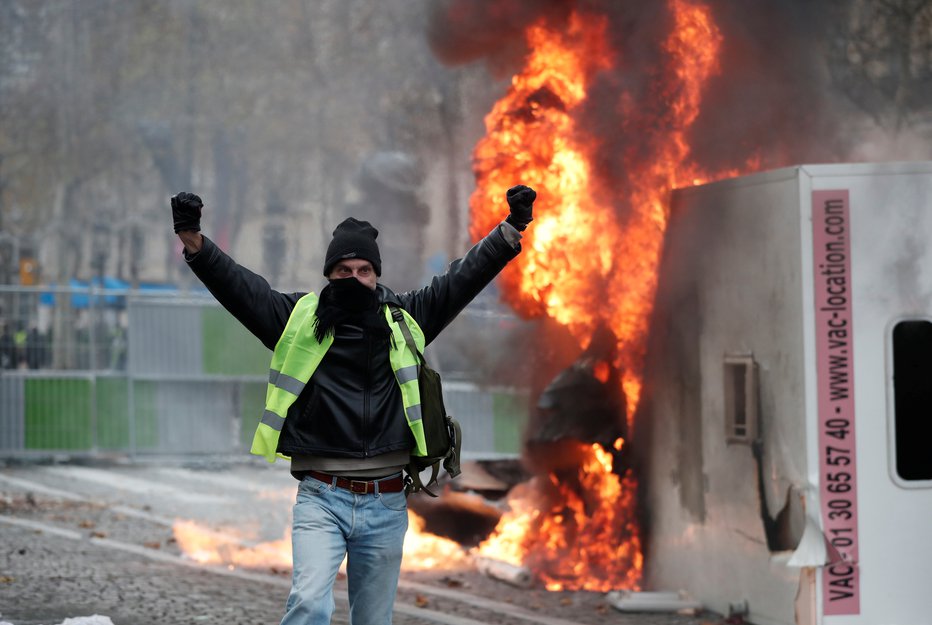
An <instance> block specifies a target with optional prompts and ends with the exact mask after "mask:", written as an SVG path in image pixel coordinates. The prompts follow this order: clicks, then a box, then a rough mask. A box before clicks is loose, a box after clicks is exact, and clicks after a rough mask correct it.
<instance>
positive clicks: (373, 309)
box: [314, 278, 389, 343]
mask: <svg viewBox="0 0 932 625" xmlns="http://www.w3.org/2000/svg"><path fill="white" fill-rule="evenodd" d="M314 323H315V325H314V336H315V338H316V339H317V342H318V343H321V342H323V340H324V337H325V336H327V335H328V334H333V331H334V329H335V328H336V327H337V326H338V325H340V324H344V323H349V324H353V325H357V326H360V327H361V328H362V329H363V331H364V332H366V333H370V334H374V335H380V336H385V335H387V334H388V333H389V327H388V322H387V321H386V320H385V317H384V316H383V315H382V314H381V312H380V311H379V296H378V293H376V291H375V289H370V288H369V287H367V286H366V285H365V284H363V283H362V282H360V281H359V280H357V279H356V278H340V279H338V280H330V283H329V284H328V285H327V286H325V287H324V288H323V290H321V292H320V301H319V303H318V304H317V319H316V321H315V322H314Z"/></svg>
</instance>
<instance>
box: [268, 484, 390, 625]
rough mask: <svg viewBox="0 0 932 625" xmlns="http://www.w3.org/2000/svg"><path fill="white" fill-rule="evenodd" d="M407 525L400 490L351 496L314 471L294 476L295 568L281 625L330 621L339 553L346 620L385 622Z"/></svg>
mask: <svg viewBox="0 0 932 625" xmlns="http://www.w3.org/2000/svg"><path fill="white" fill-rule="evenodd" d="M407 529H408V510H407V502H406V500H405V494H404V493H403V492H400V493H377V494H368V495H357V494H354V493H351V492H350V491H348V490H344V489H342V488H337V487H336V486H333V485H331V484H328V483H326V482H321V481H320V480H316V479H314V478H313V477H305V478H304V479H303V480H301V484H300V485H299V486H298V496H297V499H296V501H295V505H294V521H293V526H292V533H291V543H292V552H293V554H292V559H293V562H294V573H293V576H292V582H291V593H290V594H289V595H288V603H287V604H286V606H285V617H284V618H283V619H282V622H281V625H330V617H331V615H332V614H333V607H334V601H333V582H334V580H336V577H337V572H338V571H339V569H340V564H341V563H342V562H343V557H344V555H345V556H346V581H347V586H348V593H349V605H350V623H355V624H357V625H382V624H384V625H390V624H391V622H392V608H393V606H394V605H395V593H396V591H397V588H398V576H399V573H400V571H401V554H402V548H403V546H404V537H405V532H406V531H407Z"/></svg>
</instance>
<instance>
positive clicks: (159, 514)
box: [0, 459, 724, 625]
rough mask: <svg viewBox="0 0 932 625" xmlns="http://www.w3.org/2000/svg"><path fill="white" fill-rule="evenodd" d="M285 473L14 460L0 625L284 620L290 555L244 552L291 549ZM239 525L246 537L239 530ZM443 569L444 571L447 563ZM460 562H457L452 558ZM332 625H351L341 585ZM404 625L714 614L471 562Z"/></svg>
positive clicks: (413, 602) (657, 623)
mask: <svg viewBox="0 0 932 625" xmlns="http://www.w3.org/2000/svg"><path fill="white" fill-rule="evenodd" d="M283 469H284V467H278V466H273V467H270V466H268V465H266V464H265V463H262V464H259V463H254V462H250V461H243V460H239V459H236V460H231V461H211V462H209V463H201V464H197V465H191V464H185V463H183V462H180V461H177V460H172V459H162V460H158V461H153V460H150V461H147V462H145V463H140V462H136V463H126V462H113V463H106V464H101V463H97V464H95V465H93V466H90V465H86V464H75V463H41V462H29V463H25V462H16V463H8V464H7V465H6V466H4V467H0V621H6V622H9V623H12V624H13V625H40V624H41V625H58V624H60V623H62V622H64V621H65V619H67V618H73V617H80V616H91V615H95V614H97V615H102V616H108V617H109V618H110V619H111V620H112V621H113V623H114V624H115V625H148V624H150V623H151V624H152V625H155V624H159V625H167V624H173V623H178V624H191V623H198V624H205V625H214V624H216V625H220V624H221V623H222V624H224V625H235V624H238V623H278V621H279V619H280V618H281V615H282V611H283V607H284V602H285V598H286V596H287V592H288V587H289V583H290V569H289V566H288V562H287V558H285V559H284V560H282V559H281V558H282V556H281V555H280V554H278V553H273V552H272V551H269V552H260V556H261V557H260V558H259V559H258V561H257V562H250V563H245V564H243V563H238V564H233V563H232V562H233V561H234V559H235V558H236V557H237V554H241V553H243V551H241V549H242V550H245V553H254V552H255V551H256V550H257V549H259V548H262V549H265V548H272V549H274V548H275V546H276V545H278V544H279V543H281V542H283V541H285V540H287V534H286V533H285V532H286V528H287V527H288V526H289V524H290V509H291V504H292V502H293V498H294V491H295V482H294V480H293V479H292V478H291V476H290V475H289V474H288V472H287V470H283ZM177 521H185V522H187V523H189V524H194V525H195V526H196V527H197V528H200V529H201V530H203V531H204V532H205V534H206V535H210V536H215V537H220V538H221V539H222V540H220V543H219V544H220V546H219V547H217V548H215V549H213V550H212V551H211V553H212V554H214V555H218V554H219V555H218V557H220V558H221V560H220V561H219V562H215V563H208V564H204V563H199V562H197V561H195V559H194V556H192V554H191V553H190V547H189V553H187V554H186V553H184V552H183V550H182V548H181V545H180V544H179V537H178V535H177V534H176V532H175V530H174V529H173V528H174V527H175V525H176V522H177ZM244 528H245V529H246V530H248V531H244ZM448 560H450V559H449V558H448ZM451 561H452V560H451ZM336 595H337V612H336V614H335V616H334V620H333V623H338V624H342V623H347V622H348V621H347V611H346V603H345V584H344V581H343V580H342V579H340V580H338V582H337V590H336ZM394 622H395V623H396V624H399V625H429V624H434V625H435V624H437V623H444V624H447V625H480V624H482V625H512V624H514V625H528V624H534V623H539V624H543V625H572V624H578V625H596V624H599V625H605V624H608V625H612V624H617V625H630V624H634V623H638V624H642V625H713V624H719V623H724V620H723V619H722V618H721V617H718V616H716V615H713V614H709V613H699V614H696V615H682V614H675V613H674V614H668V613H641V614H632V613H625V612H620V611H619V610H617V609H615V608H614V607H613V606H612V605H611V604H610V602H608V601H607V599H606V596H605V595H604V594H602V593H588V592H556V593H554V592H547V591H545V590H543V589H540V588H533V587H532V588H516V587H514V586H511V585H508V584H506V583H503V582H501V581H498V580H495V579H492V578H489V577H487V576H485V575H482V574H481V573H479V572H478V571H477V570H476V568H475V566H474V564H473V563H472V561H471V560H470V559H469V558H468V557H463V558H461V559H457V564H456V565H455V566H450V567H448V568H446V569H436V568H432V569H429V570H410V568H406V569H405V570H404V571H403V573H402V581H401V584H400V587H399V591H398V597H397V600H396V609H395V618H394Z"/></svg>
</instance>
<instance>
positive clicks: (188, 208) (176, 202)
mask: <svg viewBox="0 0 932 625" xmlns="http://www.w3.org/2000/svg"><path fill="white" fill-rule="evenodd" d="M203 207H204V202H202V201H201V198H199V197H198V196H196V195H194V194H193V193H187V192H185V191H182V192H181V193H179V194H178V195H176V196H175V197H173V198H172V218H173V219H174V220H175V233H176V234H177V233H179V232H181V231H182V230H198V231H200V229H201V208H203Z"/></svg>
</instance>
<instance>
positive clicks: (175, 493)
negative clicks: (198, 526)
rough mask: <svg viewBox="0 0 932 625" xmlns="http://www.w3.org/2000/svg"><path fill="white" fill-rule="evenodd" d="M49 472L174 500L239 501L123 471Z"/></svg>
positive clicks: (49, 469)
mask: <svg viewBox="0 0 932 625" xmlns="http://www.w3.org/2000/svg"><path fill="white" fill-rule="evenodd" d="M45 472H46V473H50V474H52V475H55V476H57V477H60V478H67V479H75V480H80V481H84V482H92V483H95V484H98V485H101V486H105V487H108V488H110V489H112V490H114V491H121V492H130V493H138V494H142V495H159V496H165V497H169V498H170V499H172V500H175V501H183V502H186V503H198V504H210V505H230V504H234V503H239V502H238V501H237V500H236V499H235V498H233V497H228V496H226V495H216V494H209V493H199V492H192V491H191V490H190V489H185V488H181V487H177V486H171V485H168V484H160V483H157V482H154V481H152V480H148V479H140V478H136V477H131V476H129V475H126V474H125V473H122V472H115V471H107V470H103V469H92V468H89V467H75V466H68V467H46V468H45Z"/></svg>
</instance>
